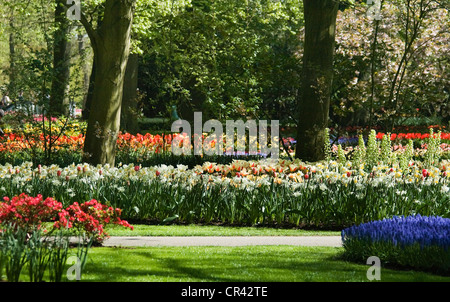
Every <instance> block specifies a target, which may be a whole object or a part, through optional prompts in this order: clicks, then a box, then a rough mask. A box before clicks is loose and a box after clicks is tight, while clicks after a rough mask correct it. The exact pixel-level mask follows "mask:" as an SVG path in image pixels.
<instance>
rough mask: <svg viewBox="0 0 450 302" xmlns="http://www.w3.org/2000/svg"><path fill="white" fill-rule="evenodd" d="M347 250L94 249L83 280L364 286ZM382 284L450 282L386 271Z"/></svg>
mask: <svg viewBox="0 0 450 302" xmlns="http://www.w3.org/2000/svg"><path fill="white" fill-rule="evenodd" d="M342 251H343V249H342V248H333V247H295V246H250V247H249V246H247V247H146V248H143V247H137V248H107V247H100V248H93V249H91V251H90V252H89V260H88V263H87V265H86V268H85V272H84V273H83V277H82V281H99V282H100V281H103V282H105V281H106V282H203V281H206V282H303V281H313V282H322V281H326V282H334V281H339V282H347V281H351V282H364V281H368V279H367V277H366V274H367V270H368V268H369V266H368V265H364V264H355V263H350V262H346V261H342V260H340V258H339V255H340V254H341V253H342ZM381 281H384V282H391V281H405V282H418V281H420V282H424V281H450V278H449V277H442V276H438V275H433V274H429V273H424V272H416V271H406V270H392V269H387V268H382V269H381Z"/></svg>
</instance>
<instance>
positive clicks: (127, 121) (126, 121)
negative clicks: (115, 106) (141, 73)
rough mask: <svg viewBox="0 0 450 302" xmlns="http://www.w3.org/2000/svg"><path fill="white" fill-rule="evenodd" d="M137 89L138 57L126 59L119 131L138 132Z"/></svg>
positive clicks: (135, 55) (131, 56) (134, 55)
mask: <svg viewBox="0 0 450 302" xmlns="http://www.w3.org/2000/svg"><path fill="white" fill-rule="evenodd" d="M137 88H138V55H137V54H132V55H130V57H129V58H128V64H127V69H126V71H125V79H124V82H123V99H122V117H121V120H120V125H121V126H120V127H121V129H123V130H125V131H127V132H129V133H133V134H135V133H136V132H138V130H139V129H138V121H137V109H138V108H137Z"/></svg>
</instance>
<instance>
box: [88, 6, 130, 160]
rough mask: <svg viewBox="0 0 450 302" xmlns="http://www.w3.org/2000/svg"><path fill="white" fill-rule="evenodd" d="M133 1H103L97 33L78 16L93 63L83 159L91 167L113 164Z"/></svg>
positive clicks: (128, 48)
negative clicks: (93, 74)
mask: <svg viewBox="0 0 450 302" xmlns="http://www.w3.org/2000/svg"><path fill="white" fill-rule="evenodd" d="M135 2H136V0H106V2H105V11H104V17H103V21H102V24H101V26H100V27H99V28H97V30H94V29H93V28H92V26H91V24H90V23H89V22H88V21H87V20H86V18H85V16H84V15H82V16H81V22H82V24H83V25H84V27H85V28H86V31H87V33H88V35H89V38H90V40H91V45H92V48H93V50H94V60H95V85H94V88H93V92H92V104H91V110H90V113H89V120H88V127H87V130H86V139H85V144H84V155H83V160H84V161H85V162H88V163H91V164H94V165H95V164H110V165H114V162H115V149H116V141H117V134H118V132H119V129H120V111H121V106H122V95H123V80H124V75H125V69H126V66H127V62H128V55H129V51H130V40H131V26H132V22H133V12H134V6H135Z"/></svg>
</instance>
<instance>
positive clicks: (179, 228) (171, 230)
mask: <svg viewBox="0 0 450 302" xmlns="http://www.w3.org/2000/svg"><path fill="white" fill-rule="evenodd" d="M133 227H134V230H130V229H127V228H123V227H120V226H115V225H111V226H108V233H109V234H110V236H340V234H341V233H340V232H339V231H319V230H303V229H297V228H291V229H288V228H268V227H232V226H215V225H195V224H189V225H144V224H137V225H136V224H133Z"/></svg>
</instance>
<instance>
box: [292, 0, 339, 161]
mask: <svg viewBox="0 0 450 302" xmlns="http://www.w3.org/2000/svg"><path fill="white" fill-rule="evenodd" d="M303 6H304V16H305V44H304V55H303V83H302V91H301V93H300V100H299V114H298V117H299V120H298V126H297V148H296V154H295V155H296V157H297V158H300V159H302V160H305V161H318V160H322V159H324V158H325V154H324V144H325V128H326V127H328V117H329V108H330V96H331V88H332V82H333V57H334V52H335V49H334V47H335V30H336V17H337V12H338V7H339V1H334V0H303Z"/></svg>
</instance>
